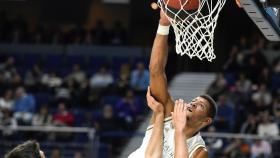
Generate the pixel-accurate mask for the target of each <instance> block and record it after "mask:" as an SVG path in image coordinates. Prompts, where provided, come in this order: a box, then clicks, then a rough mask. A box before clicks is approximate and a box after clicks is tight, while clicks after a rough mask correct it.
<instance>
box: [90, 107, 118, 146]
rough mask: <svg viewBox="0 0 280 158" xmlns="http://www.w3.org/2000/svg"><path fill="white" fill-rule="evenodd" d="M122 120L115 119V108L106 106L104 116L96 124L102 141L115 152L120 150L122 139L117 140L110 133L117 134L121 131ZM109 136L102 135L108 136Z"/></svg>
mask: <svg viewBox="0 0 280 158" xmlns="http://www.w3.org/2000/svg"><path fill="white" fill-rule="evenodd" d="M120 122H121V121H120V120H118V118H116V117H115V115H114V111H113V107H112V106H111V105H104V107H103V109H102V116H101V118H100V119H98V120H97V122H95V127H96V129H97V130H98V131H99V133H100V135H101V136H100V141H101V142H102V143H106V144H107V145H109V146H110V148H111V149H112V150H114V151H116V150H118V149H119V148H120V145H119V143H120V142H121V140H120V138H116V137H114V136H111V135H110V134H108V132H116V131H119V130H121V124H120ZM106 132H107V135H102V134H106Z"/></svg>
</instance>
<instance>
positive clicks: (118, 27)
mask: <svg viewBox="0 0 280 158" xmlns="http://www.w3.org/2000/svg"><path fill="white" fill-rule="evenodd" d="M110 43H111V44H113V45H124V44H125V43H126V30H125V28H124V27H123V25H122V23H121V22H120V21H116V22H115V23H114V27H113V29H112V30H111V39H110Z"/></svg>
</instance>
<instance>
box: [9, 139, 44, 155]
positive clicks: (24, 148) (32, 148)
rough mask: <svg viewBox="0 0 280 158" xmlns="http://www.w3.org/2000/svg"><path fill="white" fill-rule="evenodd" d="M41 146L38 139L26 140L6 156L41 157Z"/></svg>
mask: <svg viewBox="0 0 280 158" xmlns="http://www.w3.org/2000/svg"><path fill="white" fill-rule="evenodd" d="M40 157H41V156H40V147H39V143H38V142H37V141H31V140H29V141H26V142H24V143H22V144H20V145H18V146H16V147H15V148H14V149H12V150H11V151H10V152H9V153H7V154H6V155H5V157H4V158H40Z"/></svg>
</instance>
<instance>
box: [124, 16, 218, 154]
mask: <svg viewBox="0 0 280 158" xmlns="http://www.w3.org/2000/svg"><path fill="white" fill-rule="evenodd" d="M169 27H170V23H169V21H168V19H167V18H166V17H165V15H164V14H163V13H161V18H160V21H159V27H158V31H157V35H156V37H155V40H154V44H153V48H152V54H151V59H150V89H149V90H148V92H149V91H150V93H151V95H152V96H153V97H154V98H155V100H156V101H158V102H159V103H161V104H162V105H163V111H164V112H163V114H162V115H163V117H162V116H161V115H160V114H158V113H154V114H153V116H152V118H151V124H152V125H151V126H149V127H148V129H147V131H146V134H145V137H144V140H143V143H142V145H141V146H140V148H139V149H137V150H136V151H135V152H133V153H132V154H131V155H130V156H129V158H144V157H163V158H173V157H175V158H207V157H208V153H207V150H206V146H205V143H204V141H203V139H202V137H201V136H200V133H199V131H200V130H201V129H202V128H204V127H206V126H208V125H209V124H211V123H212V121H213V119H214V117H215V115H216V103H215V101H214V100H213V99H212V98H211V97H210V96H208V95H201V96H198V97H197V98H195V99H193V100H192V101H191V102H190V103H184V102H183V100H179V101H176V106H175V108H174V105H175V103H174V101H173V99H172V98H171V96H170V94H169V92H168V89H167V88H168V85H167V80H166V75H165V66H166V62H167V57H168V34H169ZM152 110H153V111H156V110H157V109H152ZM159 111H160V110H159ZM173 111H174V113H173V116H172V118H171V117H170V116H171V112H173ZM163 118H165V119H164V121H163ZM163 122H164V123H163ZM172 122H173V123H172ZM182 124H184V125H183V126H182ZM160 138H163V139H160ZM174 139H175V142H174Z"/></svg>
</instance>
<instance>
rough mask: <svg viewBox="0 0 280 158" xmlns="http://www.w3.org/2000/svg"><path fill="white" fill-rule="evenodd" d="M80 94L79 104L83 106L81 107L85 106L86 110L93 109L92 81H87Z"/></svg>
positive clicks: (78, 97) (81, 86) (78, 95)
mask: <svg viewBox="0 0 280 158" xmlns="http://www.w3.org/2000/svg"><path fill="white" fill-rule="evenodd" d="M79 89H80V90H79V93H78V94H77V100H78V101H77V102H78V103H80V104H81V106H84V107H86V108H92V105H93V104H91V101H92V99H91V95H90V91H91V88H90V81H89V80H88V79H86V80H85V81H84V82H83V83H82V84H81V85H80V88H79Z"/></svg>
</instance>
